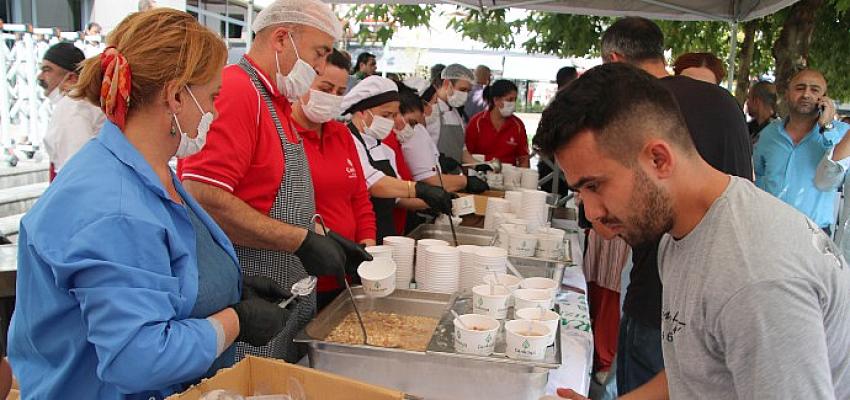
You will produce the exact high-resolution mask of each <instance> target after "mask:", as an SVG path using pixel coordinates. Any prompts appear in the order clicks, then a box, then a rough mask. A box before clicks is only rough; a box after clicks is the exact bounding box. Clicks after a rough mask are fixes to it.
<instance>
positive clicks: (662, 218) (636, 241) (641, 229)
mask: <svg viewBox="0 0 850 400" xmlns="http://www.w3.org/2000/svg"><path fill="white" fill-rule="evenodd" d="M672 203H673V202H672V200H671V199H670V195H669V194H668V193H666V192H665V191H664V190H663V189H662V188H660V187H659V186H658V185H656V184H655V183H654V182H652V180H650V179H649V176H647V175H646V173H644V172H643V171H642V170H640V169H637V170H636V171H635V186H634V189H633V190H632V195H631V204H632V206H633V207H634V209H635V212H634V213H633V214H632V215H631V216H629V217H628V218H627V219H626V224H625V228H626V229H625V231H624V232H623V233H622V234H621V236H622V237H623V239H625V241H626V242H627V243H628V244H629V245H631V246H632V247H635V246H639V245H643V244H647V243H652V242H655V241H658V240H659V239H661V236H663V235H664V234H665V233H667V232H668V231H670V230H671V229H673V221H674V214H673V204H672Z"/></svg>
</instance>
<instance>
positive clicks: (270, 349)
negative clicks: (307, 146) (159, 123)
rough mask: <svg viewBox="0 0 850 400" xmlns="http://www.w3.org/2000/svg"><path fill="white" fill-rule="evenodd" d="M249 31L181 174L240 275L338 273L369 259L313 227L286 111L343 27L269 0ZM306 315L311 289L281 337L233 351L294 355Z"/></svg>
mask: <svg viewBox="0 0 850 400" xmlns="http://www.w3.org/2000/svg"><path fill="white" fill-rule="evenodd" d="M252 30H253V31H254V32H255V33H256V37H255V39H254V42H253V45H252V47H251V49H250V50H249V51H248V53H247V54H246V55H245V56H244V57H243V58H242V60H240V62H239V63H238V64H236V65H231V66H228V67H227V68H225V70H224V73H223V77H222V78H223V79H222V87H221V91H220V95H219V96H218V98H217V99H216V103H215V106H216V109H217V111H218V113H219V117H218V118H217V119H216V121H215V123H214V124H213V125H212V128H211V129H210V133H209V136H208V139H207V143H206V146H205V147H204V149H203V150H202V151H201V152H200V153H198V154H196V155H194V156H192V157H189V158H186V159H184V160H182V161H181V162H180V164H179V174H180V177H181V179H182V180H183V181H184V185H185V186H186V188H187V189H188V190H189V191H190V192H191V193H192V195H193V196H194V197H195V198H196V199H198V202H200V203H201V205H202V206H204V208H205V209H206V210H207V212H209V213H210V214H211V215H212V216H213V218H215V220H216V222H218V224H219V225H221V227H222V228H223V229H224V231H225V232H226V233H227V234H228V236H229V237H230V240H232V241H233V243H234V245H235V247H236V254H237V256H238V257H239V262H240V264H241V266H242V271H243V273H244V274H245V275H246V276H250V275H265V276H269V277H271V278H273V279H275V280H276V281H277V282H278V283H279V284H281V285H283V286H284V287H291V286H292V285H293V284H294V283H295V282H297V281H298V280H300V279H303V278H306V277H307V275H308V274H309V275H314V276H318V275H336V276H339V277H343V276H344V274H345V272H346V269H347V272H349V273H353V272H354V271H353V268H352V267H356V266H357V265H358V264H359V263H360V262H361V261H362V260H364V259H371V257H370V256H369V255H368V253H366V252H365V251H364V250H363V249H362V248H360V247H359V246H357V245H356V244H355V243H353V242H351V241H350V240H348V239H345V238H343V237H342V236H340V235H337V234H335V233H333V232H331V233H330V234H329V235H328V236H322V235H318V234H316V233H315V232H314V230H313V227H314V225H313V220H312V219H313V215H314V214H315V203H314V198H313V185H312V182H311V178H310V168H309V165H308V163H307V159H306V156H305V154H304V147H303V145H302V143H301V141H300V140H299V138H298V135H297V134H296V129H295V127H294V126H293V124H292V122H291V119H290V114H291V112H292V108H291V107H290V101H292V100H294V99H296V98H298V97H299V96H301V95H303V94H304V93H306V92H307V90H308V89H309V87H310V84H311V83H312V82H313V78H314V77H315V76H316V74H317V73H320V72H321V71H322V70H323V69H324V67H325V63H326V58H327V56H328V54H329V53H330V52H331V50H332V47H333V44H334V41H336V40H339V38H340V37H341V36H342V27H341V25H340V22H339V19H337V17H336V15H334V13H333V11H331V9H330V7H328V6H327V5H326V4H324V3H321V2H320V1H318V0H276V1H275V2H273V3H272V4H270V5H269V6H267V7H266V8H265V9H263V11H262V12H260V13H259V14H258V15H257V19H256V20H255V21H254V24H253V26H252ZM314 313H315V297H314V296H312V295H311V296H309V297H308V298H307V299H306V301H301V302H299V305H298V308H297V309H296V313H294V317H293V318H290V320H289V322H288V323H287V327H286V328H285V329H284V331H283V332H282V333H281V334H280V336H278V337H277V338H275V339H274V340H272V342H271V343H270V344H269V345H268V346H264V347H252V346H249V345H245V344H241V346H240V347H239V348H237V351H238V353H239V355H240V356H241V355H243V354H245V353H250V354H255V355H260V356H265V357H276V358H283V359H285V360H287V361H289V362H297V361H298V360H299V359H300V358H301V357H302V356H303V354H304V349H303V348H298V347H296V346H295V345H294V343H293V342H292V339H293V337H294V335H295V334H296V333H297V332H298V331H299V330H300V329H301V328H302V327H303V326H304V325H306V323H307V322H308V321H309V320H310V319H311V318H312V317H313V315H314Z"/></svg>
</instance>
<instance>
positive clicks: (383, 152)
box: [352, 133, 398, 189]
mask: <svg viewBox="0 0 850 400" xmlns="http://www.w3.org/2000/svg"><path fill="white" fill-rule="evenodd" d="M352 136H354V134H353V133H352ZM361 136H362V137H363V141H364V142H366V147H367V148H368V149H369V154H371V155H372V159H373V160H375V161H380V160H389V161H390V165H392V167H393V171H395V173H396V176H398V166H397V165H396V163H395V152H394V151H393V149H391V148H390V147H389V146H387V145H385V144H383V143H380V144H379V143H378V140H377V139H375V138H373V137H371V136H369V135H361ZM353 139H354V147H356V148H357V155H359V156H360V165H361V166H362V167H363V176H364V177H365V178H366V189H371V188H372V185H374V184H375V183H377V182H378V181H379V180H381V178H383V177H385V176H386V175H384V173H383V172H381V171H378V170H377V169H375V168H374V167H372V164H369V156H368V155H367V154H366V149H364V148H363V142H361V141H360V139H358V138H357V137H356V136H354V137H353Z"/></svg>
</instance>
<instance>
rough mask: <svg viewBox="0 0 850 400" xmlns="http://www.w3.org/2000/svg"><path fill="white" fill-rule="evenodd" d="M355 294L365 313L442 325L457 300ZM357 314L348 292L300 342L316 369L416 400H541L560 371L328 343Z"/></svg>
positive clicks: (402, 293) (414, 293) (406, 293)
mask: <svg viewBox="0 0 850 400" xmlns="http://www.w3.org/2000/svg"><path fill="white" fill-rule="evenodd" d="M353 290H354V295H355V299H356V301H357V305H358V308H359V309H360V311H361V312H363V311H372V310H374V311H384V312H394V313H398V314H407V315H419V316H427V317H433V318H437V319H440V320H441V321H442V320H444V319H445V318H444V316H445V315H446V314H447V313H448V309H449V307H450V306H451V305H452V304H454V299H455V295H452V294H442V293H430V292H424V291H418V290H406V289H405V290H403V289H396V291H395V292H393V294H391V295H390V296H388V297H385V298H379V299H372V298H368V297H366V296H365V294H364V293H363V290H362V288H360V287H355V288H353ZM351 311H353V308H352V307H351V300H350V299H349V298H348V295H347V294H345V293H343V294H341V295H340V296H339V297H337V298H336V299H335V300H334V301H333V302H332V303H331V304H330V305H329V306H328V307H327V308H326V309H324V310H322V312H321V313H319V315H318V316H317V317H316V318H315V319H314V320H313V321H311V322H310V323H309V324H307V326H306V327H305V329H304V330H302V331H301V332H300V333H299V334H298V336H297V337H296V338H295V341H296V342H299V343H306V344H307V345H308V356H309V361H310V366H311V367H313V368H316V369H319V370H323V371H328V372H332V373H335V374H339V375H343V376H348V377H351V378H353V379H357V380H361V381H364V382H368V383H372V384H375V385H381V386H385V387H390V388H393V389H397V390H401V391H403V392H405V393H409V394H410V395H411V396H412V397H414V398H420V397H421V398H424V399H429V400H430V399H435V400H450V399H451V400H455V399H511V400H525V399H527V400H537V399H538V398H539V397H540V396H541V395H542V394H543V392H544V390H545V386H546V383H547V381H548V376H549V368H552V367H554V366H557V365H555V364H549V363H546V362H543V363H541V362H523V361H518V360H507V359H506V360H499V361H494V360H488V359H483V358H481V357H461V356H459V355H457V354H451V353H445V352H442V351H430V350H429V351H425V352H416V351H409V350H402V349H389V348H382V347H372V346H365V345H349V344H342V343H332V342H326V341H325V340H324V338H325V337H326V336H327V334H328V333H330V331H331V330H332V329H333V328H334V327H335V326H336V325H337V324H338V323H339V322H340V321H342V319H343V318H345V316H346V315H348V313H350V312H351ZM449 334H451V333H449ZM558 357H559V355H558Z"/></svg>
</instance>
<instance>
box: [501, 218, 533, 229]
mask: <svg viewBox="0 0 850 400" xmlns="http://www.w3.org/2000/svg"><path fill="white" fill-rule="evenodd" d="M505 222H507V223H509V224H512V225H514V228H515V229H516V231H520V232H528V220H527V219H522V218H511V219H509V220H507V221H505Z"/></svg>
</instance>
